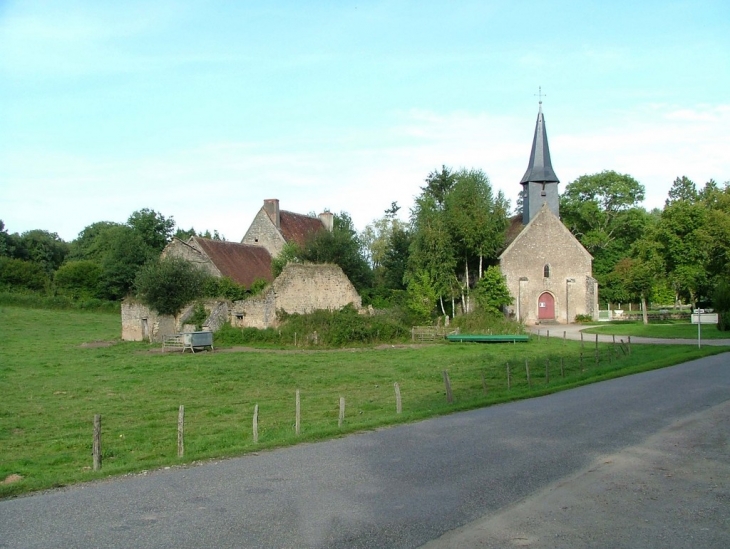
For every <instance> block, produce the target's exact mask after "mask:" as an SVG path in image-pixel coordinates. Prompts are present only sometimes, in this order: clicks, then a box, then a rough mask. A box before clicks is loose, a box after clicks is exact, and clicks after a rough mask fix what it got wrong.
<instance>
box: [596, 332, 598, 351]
mask: <svg viewBox="0 0 730 549" xmlns="http://www.w3.org/2000/svg"><path fill="white" fill-rule="evenodd" d="M597 350H598V334H596V351H597Z"/></svg>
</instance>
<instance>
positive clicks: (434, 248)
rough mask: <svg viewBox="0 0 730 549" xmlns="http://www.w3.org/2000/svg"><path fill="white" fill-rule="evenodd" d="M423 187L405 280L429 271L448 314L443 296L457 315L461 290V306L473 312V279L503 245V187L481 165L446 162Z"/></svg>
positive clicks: (505, 211)
mask: <svg viewBox="0 0 730 549" xmlns="http://www.w3.org/2000/svg"><path fill="white" fill-rule="evenodd" d="M421 190H422V193H421V195H420V196H418V197H416V201H415V206H414V208H413V210H412V211H411V249H410V256H409V265H408V271H407V273H406V281H407V280H408V279H409V277H411V276H413V275H414V274H415V273H417V272H419V271H426V272H427V273H428V274H429V277H430V279H431V281H432V282H433V284H434V287H435V288H436V291H437V292H438V297H439V303H440V306H441V311H442V313H443V314H446V311H445V307H444V302H443V301H444V297H445V298H447V299H449V298H450V299H451V302H452V307H451V309H452V314H453V313H454V312H455V311H454V309H455V303H454V302H455V298H456V297H457V296H459V295H460V297H461V303H462V309H463V310H464V312H468V310H469V298H468V295H469V291H470V288H471V287H472V286H473V281H474V280H476V279H478V278H480V277H481V276H482V273H483V269H484V263H485V262H486V263H487V264H488V263H490V262H493V261H495V260H496V256H497V253H498V252H499V250H501V248H502V247H503V245H504V234H505V230H506V228H507V224H508V221H507V215H508V211H509V204H508V202H507V200H506V199H505V198H504V195H503V194H502V193H501V192H500V193H497V196H496V197H495V196H494V194H493V192H492V188H491V184H490V182H489V178H487V176H486V175H485V174H484V172H483V171H481V170H466V169H462V170H460V171H458V172H452V171H451V170H450V169H449V168H446V167H445V166H444V167H442V169H441V172H432V173H430V174H429V176H428V177H427V178H426V186H425V187H422V189H421ZM457 265H459V266H458V267H457ZM473 273H476V275H474V274H473Z"/></svg>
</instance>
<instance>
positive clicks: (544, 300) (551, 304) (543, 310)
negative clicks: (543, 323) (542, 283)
mask: <svg viewBox="0 0 730 549" xmlns="http://www.w3.org/2000/svg"><path fill="white" fill-rule="evenodd" d="M537 319H538V320H555V298H554V297H553V295H552V294H551V293H549V292H543V293H542V294H540V297H539V298H538V300H537Z"/></svg>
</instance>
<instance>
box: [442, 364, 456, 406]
mask: <svg viewBox="0 0 730 549" xmlns="http://www.w3.org/2000/svg"><path fill="white" fill-rule="evenodd" d="M444 385H445V386H446V402H448V403H449V404H451V403H452V402H454V397H453V395H452V394H451V380H450V379H449V372H448V370H444Z"/></svg>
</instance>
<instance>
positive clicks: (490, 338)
mask: <svg viewBox="0 0 730 549" xmlns="http://www.w3.org/2000/svg"><path fill="white" fill-rule="evenodd" d="M446 339H448V340H449V341H452V342H455V343H518V342H519V343H525V342H527V341H530V336H528V335H525V334H512V335H480V334H451V335H447V336H446Z"/></svg>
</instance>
